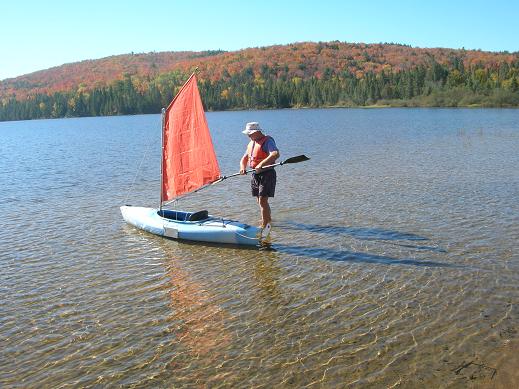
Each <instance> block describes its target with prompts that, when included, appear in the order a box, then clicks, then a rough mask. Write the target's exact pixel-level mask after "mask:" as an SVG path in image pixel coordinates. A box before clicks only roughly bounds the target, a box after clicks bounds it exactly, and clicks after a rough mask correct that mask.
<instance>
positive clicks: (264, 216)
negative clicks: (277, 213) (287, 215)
mask: <svg viewBox="0 0 519 389" xmlns="http://www.w3.org/2000/svg"><path fill="white" fill-rule="evenodd" d="M258 204H259V206H260V209H261V227H262V228H265V226H266V225H267V224H268V223H270V222H271V221H272V219H271V216H270V205H269V198H268V197H267V196H258Z"/></svg>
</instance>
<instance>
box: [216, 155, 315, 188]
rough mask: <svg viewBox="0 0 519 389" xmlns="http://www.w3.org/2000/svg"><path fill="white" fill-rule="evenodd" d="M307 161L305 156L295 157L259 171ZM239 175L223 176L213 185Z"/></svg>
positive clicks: (263, 167) (249, 171) (251, 170)
mask: <svg viewBox="0 0 519 389" xmlns="http://www.w3.org/2000/svg"><path fill="white" fill-rule="evenodd" d="M309 159H310V158H308V157H307V156H306V155H298V156H297V157H292V158H288V159H286V160H284V161H282V162H278V163H273V164H272V165H267V166H262V167H261V169H268V168H271V167H275V166H281V165H284V164H286V163H298V162H304V161H308V160H309ZM254 171H255V170H254V169H250V170H246V171H245V174H247V173H252V172H254ZM240 175H242V174H241V173H234V174H231V175H229V176H223V177H221V178H220V179H219V180H218V181H215V182H214V184H216V183H217V182H220V181H223V180H225V179H226V178H229V177H236V176H240Z"/></svg>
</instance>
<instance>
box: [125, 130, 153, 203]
mask: <svg viewBox="0 0 519 389" xmlns="http://www.w3.org/2000/svg"><path fill="white" fill-rule="evenodd" d="M151 133H152V131H150V133H149V134H148V139H147V145H146V148H145V149H144V154H143V156H142V158H141V161H140V163H139V166H138V167H137V171H136V172H135V177H133V181H132V183H131V185H130V187H129V189H128V191H127V192H126V197H125V198H124V204H126V203H127V202H128V197H129V196H130V193H131V192H132V190H133V187H134V185H135V182H137V176H138V175H139V173H140V171H141V168H142V164H143V163H144V160H145V159H146V158H147V157H148V152H149V151H150V147H151V144H152V141H153V138H152V137H151Z"/></svg>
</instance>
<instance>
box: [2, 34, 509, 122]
mask: <svg viewBox="0 0 519 389" xmlns="http://www.w3.org/2000/svg"><path fill="white" fill-rule="evenodd" d="M143 56H144V57H143ZM152 57H153V59H152V60H150V59H149V57H146V55H143V54H141V55H137V56H135V55H133V54H132V55H128V56H127V58H129V60H127V61H126V60H125V58H126V57H123V58H120V57H114V58H112V59H111V60H109V61H106V60H105V62H107V64H106V65H105V69H108V70H112V71H113V69H117V72H115V73H113V74H109V73H108V71H106V72H105V73H106V74H107V75H106V77H105V79H102V77H97V78H96V77H95V76H94V77H93V76H92V75H91V73H92V72H90V73H87V71H86V70H81V68H79V71H78V66H79V65H77V64H74V66H75V67H74V69H76V71H75V72H74V71H70V70H67V67H66V65H64V67H63V68H55V69H52V71H53V72H57V73H56V74H54V73H52V74H54V75H53V76H52V77H49V75H48V74H49V73H45V72H38V73H37V74H35V75H32V76H31V75H30V76H31V77H33V78H32V79H31V78H30V77H27V78H25V79H24V78H20V79H11V80H4V81H2V82H0V98H1V100H0V120H2V121H5V120H25V119H38V118H61V117H81V116H106V115H130V114H147V113H158V112H160V109H161V108H162V107H166V106H167V105H168V104H169V102H170V101H171V99H172V98H173V96H174V94H175V93H176V91H178V89H179V88H180V87H181V86H182V84H183V83H184V82H185V80H186V79H187V77H188V76H189V74H190V73H191V71H192V70H193V69H194V68H195V67H198V69H199V75H198V79H199V89H200V92H201V95H202V100H203V102H204V106H205V109H206V110H209V111H214V110H236V109H274V108H302V107H372V106H375V107H519V55H517V54H509V53H486V52H478V51H465V50H451V49H415V48H411V47H409V46H405V45H395V44H379V45H363V44H345V43H340V42H331V43H305V44H293V45H285V46H273V47H269V48H256V49H247V50H243V51H238V52H232V53H227V52H222V51H215V52H203V53H182V55H181V56H180V57H176V58H175V60H174V61H170V63H168V62H167V61H162V64H161V65H160V66H159V65H157V54H156V53H155V54H154V55H153V56H152ZM115 59H117V61H119V63H122V64H123V65H124V64H126V63H130V62H131V61H133V63H134V64H135V63H138V64H139V68H136V67H135V66H133V67H128V66H126V67H125V66H123V65H121V66H119V67H117V66H115V62H114V61H115ZM110 61H112V62H110ZM125 61H126V62H125ZM92 63H93V64H95V63H96V62H95V61H88V62H87V63H86V64H85V65H88V66H92ZM110 63H112V67H110ZM79 64H81V63H79ZM97 66H99V65H97ZM67 71H68V72H69V73H70V74H71V75H74V77H77V79H76V80H75V81H74V80H72V79H71V80H70V81H69V83H68V84H67V83H64V82H63V80H66V79H67V77H66V75H67ZM60 72H61V73H60ZM113 72H114V71H113ZM82 73H83V74H84V75H85V76H84V77H83V78H82V77H81V74H82ZM59 74H61V76H59ZM87 74H89V75H88V76H87ZM94 74H95V73H94ZM97 74H100V73H99V72H98V73H97ZM44 76H45V77H47V78H46V79H44V78H42V77H44ZM35 77H40V78H39V79H37V78H35ZM53 78H55V80H54V81H55V82H53ZM58 80H59V81H60V82H61V83H62V86H61V87H59V88H58V87H56V85H58ZM44 81H45V82H44ZM78 82H79V83H78ZM74 83H76V84H74Z"/></svg>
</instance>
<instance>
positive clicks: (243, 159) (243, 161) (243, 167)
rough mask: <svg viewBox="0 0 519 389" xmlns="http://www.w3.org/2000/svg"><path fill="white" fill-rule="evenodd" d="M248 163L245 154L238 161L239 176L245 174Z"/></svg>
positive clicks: (247, 156)
mask: <svg viewBox="0 0 519 389" xmlns="http://www.w3.org/2000/svg"><path fill="white" fill-rule="evenodd" d="M248 162H249V155H248V154H247V153H245V154H244V155H243V157H241V160H240V174H245V172H246V171H247V163H248Z"/></svg>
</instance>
